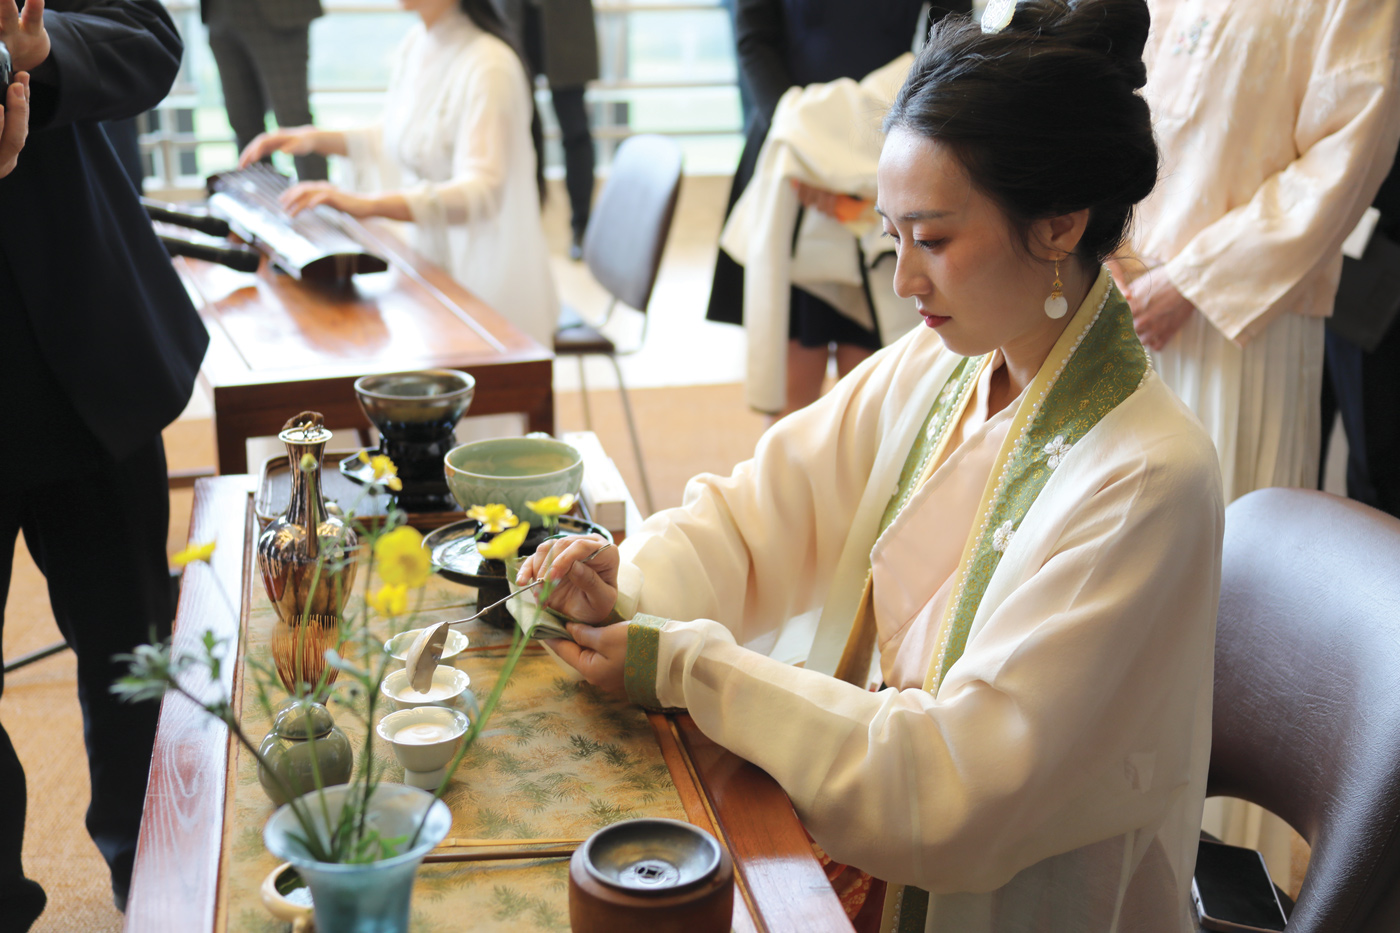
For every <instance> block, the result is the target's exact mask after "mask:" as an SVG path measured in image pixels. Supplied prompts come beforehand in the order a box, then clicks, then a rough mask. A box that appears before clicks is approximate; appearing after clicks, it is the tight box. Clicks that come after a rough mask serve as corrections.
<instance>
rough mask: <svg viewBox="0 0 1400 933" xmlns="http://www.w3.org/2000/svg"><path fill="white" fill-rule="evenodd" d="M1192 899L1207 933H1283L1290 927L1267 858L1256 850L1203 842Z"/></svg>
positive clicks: (1193, 880)
mask: <svg viewBox="0 0 1400 933" xmlns="http://www.w3.org/2000/svg"><path fill="white" fill-rule="evenodd" d="M1191 898H1192V900H1194V901H1195V903H1196V913H1197V915H1198V916H1199V917H1200V921H1201V927H1202V928H1203V929H1206V930H1220V931H1222V933H1281V931H1282V930H1283V929H1284V927H1286V926H1287V925H1288V919H1287V918H1286V917H1285V916H1284V913H1283V905H1282V904H1280V903H1279V900H1278V891H1277V890H1276V889H1275V888H1274V882H1273V880H1272V879H1271V878H1270V877H1269V870H1268V868H1267V867H1265V865H1264V856H1262V855H1260V854H1259V853H1258V852H1256V851H1254V850H1253V849H1243V848H1240V847H1239V846H1229V845H1225V844H1224V843H1221V842H1209V841H1207V840H1205V839H1202V840H1201V842H1200V845H1199V847H1198V848H1197V850H1196V875H1195V877H1194V878H1192V879H1191Z"/></svg>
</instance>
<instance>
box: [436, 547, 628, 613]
mask: <svg viewBox="0 0 1400 933" xmlns="http://www.w3.org/2000/svg"><path fill="white" fill-rule="evenodd" d="M613 546H614V545H613V543H612V542H611V541H609V542H608V543H607V544H605V545H603V546H602V547H600V548H598V550H596V551H594V552H593V553H592V554H589V555H588V556H587V557H585V558H584V559H583V560H581V561H576V562H575V563H579V564H586V563H588V562H589V561H590V560H592V559H593V558H595V557H597V556H598V555H599V554H601V553H603V552H604V551H606V550H607V549H608V548H610V547H613ZM543 582H544V578H543V577H541V578H540V579H538V580H536V581H534V582H533V583H527V584H525V585H524V586H522V587H521V588H520V589H518V590H516V591H515V592H514V593H511V594H510V595H509V596H507V597H506V598H505V599H498V600H496V601H495V602H494V603H492V604H491V605H489V606H487V607H486V608H485V609H478V610H477V611H476V612H475V613H473V614H472V615H469V616H467V617H466V618H465V619H453V620H452V621H451V622H449V623H447V624H448V625H461V624H463V623H464V622H475V621H476V620H477V619H479V618H481V617H482V616H483V615H485V614H486V613H488V612H490V611H491V610H492V609H495V608H496V607H497V606H499V605H501V604H502V603H506V602H509V601H510V600H512V599H514V598H515V597H517V596H519V595H520V594H521V593H524V592H525V591H526V590H533V589H534V588H535V587H537V586H539V585H540V584H541V583H543Z"/></svg>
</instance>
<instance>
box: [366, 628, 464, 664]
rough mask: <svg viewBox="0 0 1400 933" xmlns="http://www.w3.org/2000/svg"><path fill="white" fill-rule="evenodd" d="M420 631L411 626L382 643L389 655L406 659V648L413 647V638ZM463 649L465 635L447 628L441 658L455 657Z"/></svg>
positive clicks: (402, 659) (400, 659)
mask: <svg viewBox="0 0 1400 933" xmlns="http://www.w3.org/2000/svg"><path fill="white" fill-rule="evenodd" d="M421 631H423V630H422V629H421V628H413V629H409V630H408V631H406V632H400V633H399V634H397V635H395V636H394V637H393V638H391V639H389V640H388V641H386V642H385V643H384V650H385V651H387V652H389V657H391V658H394V659H395V660H398V661H407V660H408V649H409V648H412V647H413V639H415V638H417V637H418V633H419V632H421ZM465 650H467V636H465V635H463V634H462V633H461V632H459V631H457V630H456V629H452V628H450V629H448V630H447V643H446V644H444V645H443V646H442V658H441V660H443V661H446V660H447V659H448V658H455V657H456V656H457V655H459V654H461V653H462V652H463V651H465Z"/></svg>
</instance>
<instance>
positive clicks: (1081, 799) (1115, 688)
mask: <svg viewBox="0 0 1400 933" xmlns="http://www.w3.org/2000/svg"><path fill="white" fill-rule="evenodd" d="M992 9H993V10H995V9H996V7H995V6H993V8H992ZM1002 9H1003V10H1004V11H1005V13H1006V16H1007V18H1008V19H1009V24H1007V23H1005V22H998V21H995V20H988V19H986V18H985V17H984V20H983V23H982V25H981V27H980V28H979V26H978V25H977V24H974V23H972V22H971V21H970V20H968V19H966V18H963V17H953V18H949V19H948V20H945V21H944V23H943V24H941V25H940V26H939V27H938V28H937V29H935V31H934V33H933V35H932V37H931V39H930V42H929V45H928V46H927V47H926V49H925V50H924V51H923V52H922V53H921V55H920V56H919V58H918V59H917V60H916V62H915V64H914V67H913V70H912V71H911V73H910V77H909V79H908V81H907V82H906V84H905V85H904V87H903V88H902V89H901V91H900V93H899V95H898V97H897V98H896V101H895V103H894V105H893V107H892V108H891V110H890V112H889V114H888V116H887V117H886V122H885V126H886V130H887V139H886V143H885V147H884V151H883V153H882V155H881V159H880V165H879V170H878V176H879V194H878V205H879V208H880V212H881V214H882V215H883V221H884V224H885V229H886V231H887V232H889V233H890V234H891V236H892V237H894V239H895V241H896V248H897V260H898V268H897V272H896V276H895V286H896V290H897V291H899V292H900V294H903V295H912V296H913V297H914V298H915V300H916V301H917V303H918V306H919V309H920V313H921V314H922V315H923V317H924V320H925V322H926V324H927V325H928V326H927V327H921V328H918V329H916V330H915V331H913V332H911V333H910V334H909V335H908V336H906V337H904V338H903V339H901V340H900V341H899V342H897V343H896V344H894V345H893V346H891V347H888V348H886V349H885V350H882V351H881V352H879V353H877V354H876V355H875V356H874V357H872V358H871V359H870V360H867V361H866V362H865V363H863V364H862V365H861V366H860V367H858V368H857V369H856V371H855V372H854V373H852V375H851V376H849V377H847V378H846V379H844V380H842V381H841V382H840V383H839V384H838V385H837V386H836V388H835V389H834V390H833V391H832V392H830V393H829V394H828V395H827V396H826V397H824V398H823V399H821V400H820V401H818V402H817V403H815V404H814V405H812V406H810V407H809V408H807V409H804V410H802V411H800V412H797V413H795V414H793V415H791V416H789V417H788V418H786V419H784V420H783V421H780V422H779V423H778V424H777V425H775V426H774V427H773V429H771V430H770V431H769V432H768V433H767V434H766V435H765V436H764V437H763V439H762V440H761V442H760V443H759V446H758V450H757V452H756V454H755V456H754V459H753V460H751V461H749V462H747V463H744V464H741V465H740V466H739V467H737V468H736V469H735V471H734V473H733V474H732V475H731V476H729V477H717V476H701V477H698V478H696V479H695V480H693V481H692V482H691V484H690V486H689V488H688V489H687V491H686V497H685V503H684V504H683V505H682V506H681V507H680V508H678V509H672V510H669V511H664V512H660V513H658V514H656V515H654V516H652V517H651V518H650V519H649V520H648V522H647V523H646V524H645V525H644V526H643V529H642V531H641V533H639V534H637V535H635V536H632V537H629V538H628V540H627V541H626V543H625V544H624V545H623V546H622V548H621V551H622V555H621V559H619V558H618V557H616V556H614V552H613V550H612V549H609V550H608V551H605V552H603V553H602V554H600V555H599V556H598V558H597V559H595V560H594V561H592V562H591V563H590V564H588V565H583V564H581V563H579V562H578V560H579V558H581V557H584V556H588V555H591V554H593V553H594V552H595V551H596V549H597V545H596V543H595V541H594V540H590V539H587V538H584V539H565V540H564V541H562V542H560V543H556V544H554V545H553V546H552V548H550V549H549V550H548V551H547V552H546V553H543V554H541V553H538V552H537V553H536V554H535V555H533V556H531V557H530V558H529V559H527V560H526V562H525V563H524V565H523V566H522V568H521V572H520V579H521V580H525V579H528V578H530V577H532V576H533V575H535V574H536V573H538V572H540V571H541V569H542V568H544V567H546V566H548V567H549V569H548V571H547V573H548V575H549V576H550V577H551V578H555V579H558V580H559V581H560V583H559V585H558V587H557V588H556V589H555V591H554V593H553V594H552V596H551V598H550V606H551V607H552V608H554V609H556V610H557V611H559V612H560V613H561V614H564V615H566V616H568V617H570V618H572V619H575V620H580V622H583V623H590V624H579V622H572V623H570V624H569V626H568V629H569V632H570V634H571V636H572V637H573V639H574V641H572V642H563V641H560V642H554V643H552V644H553V647H554V650H555V651H556V652H557V653H558V654H559V655H560V656H561V658H562V659H563V660H565V661H566V662H568V663H569V664H571V665H573V666H574V667H576V668H577V669H578V670H579V671H580V672H581V673H582V674H583V675H584V676H585V677H586V678H588V679H589V680H590V681H591V682H593V683H595V684H597V685H599V686H602V687H605V688H610V689H625V690H626V692H627V694H628V695H629V696H630V697H631V698H632V699H633V700H635V701H636V702H638V703H640V704H643V705H646V706H649V707H684V708H686V709H688V710H689V712H690V714H691V716H692V717H694V719H695V722H696V723H697V725H698V726H699V728H700V729H701V730H702V731H703V732H704V733H705V734H706V735H707V736H709V737H710V738H711V739H713V740H714V741H716V742H717V743H719V744H720V745H722V746H724V747H726V748H728V749H729V750H731V751H732V752H734V753H735V754H738V755H740V756H742V757H744V758H747V759H748V760H750V761H752V762H754V763H755V764H757V765H758V766H759V767H761V768H763V769H764V770H765V771H767V772H768V773H769V774H770V775H772V776H773V777H774V778H775V779H776V780H777V781H778V782H779V783H780V784H781V785H782V786H783V788H784V790H785V791H786V792H787V793H788V795H789V797H790V798H791V799H792V802H793V805H794V807H795V808H796V811H797V813H798V815H799V816H800V817H801V818H802V821H803V823H804V824H805V825H806V827H807V829H808V831H809V832H810V833H811V835H812V836H813V838H814V839H815V841H816V843H818V844H819V845H820V846H821V848H822V849H824V850H825V852H826V853H829V855H830V857H831V858H833V859H836V860H838V861H840V862H842V863H845V864H847V865H850V866H853V867H854V868H855V869H858V870H860V871H862V872H865V873H868V874H869V875H871V876H873V877H874V878H875V879H879V881H877V882H876V883H874V884H872V885H871V887H870V894H869V896H868V897H867V898H866V900H865V902H864V904H863V905H861V906H860V907H859V909H857V906H856V905H855V904H853V903H852V904H848V912H852V913H855V914H856V918H857V927H858V928H861V929H869V928H872V927H867V926H865V925H864V924H865V923H866V922H867V921H868V922H870V923H871V924H872V926H879V925H880V924H883V925H884V928H885V929H899V930H910V929H918V930H926V931H939V933H945V931H946V933H953V931H956V933H979V931H998V933H1000V931H1042V930H1043V931H1055V933H1066V931H1103V933H1108V931H1112V930H1132V931H1136V933H1166V931H1171V933H1185V931H1187V930H1191V929H1194V927H1193V926H1192V924H1191V914H1190V908H1189V889H1190V879H1191V874H1192V869H1193V866H1194V861H1195V853H1196V844H1197V837H1198V833H1199V828H1200V818H1201V805H1202V800H1203V798H1204V793H1205V778H1206V766H1207V755H1208V751H1209V747H1210V719H1211V704H1210V699H1211V687H1212V657H1213V649H1214V629H1215V613H1216V604H1217V599H1218V594H1219V584H1220V545H1221V534H1222V527H1223V506H1222V502H1221V493H1220V476H1219V470H1218V467H1217V465H1216V461H1215V455H1214V452H1213V450H1212V447H1211V444H1210V441H1209V438H1207V437H1206V435H1205V434H1204V432H1203V431H1202V430H1201V428H1200V426H1199V424H1198V423H1197V422H1196V421H1195V419H1194V418H1193V417H1192V416H1191V415H1190V413H1189V412H1188V411H1186V409H1185V408H1184V407H1183V406H1182V405H1181V403H1180V402H1179V400H1177V399H1176V397H1175V396H1174V395H1173V394H1172V393H1171V391H1170V390H1169V389H1168V388H1167V387H1166V386H1165V385H1163V383H1162V382H1161V380H1160V379H1158V378H1157V376H1156V375H1155V374H1154V373H1153V372H1152V369H1151V367H1150V366H1149V365H1148V360H1147V356H1146V352H1145V351H1144V349H1143V348H1142V346H1141V344H1140V342H1139V341H1138V339H1137V337H1136V335H1135V334H1134V332H1133V322H1132V315H1131V313H1130V311H1129V309H1128V306H1127V304H1126V302H1125V301H1124V300H1123V297H1122V296H1121V295H1120V294H1119V292H1118V291H1117V289H1116V287H1115V286H1114V284H1113V282H1112V279H1111V278H1110V277H1109V275H1108V273H1107V272H1106V271H1105V270H1104V269H1103V268H1102V265H1101V264H1102V262H1103V261H1104V259H1105V257H1107V256H1108V255H1110V254H1111V253H1112V251H1113V250H1114V249H1115V248H1116V247H1117V245H1118V243H1119V242H1120V240H1121V238H1122V236H1123V232H1124V228H1125V225H1126V223H1127V220H1128V217H1129V215H1130V213H1131V210H1132V206H1133V205H1134V204H1135V203H1136V202H1137V201H1139V200H1140V199H1141V198H1143V197H1144V196H1146V194H1147V193H1148V192H1149V191H1150V190H1151V188H1152V185H1153V183H1154V181H1155V176H1156V165H1157V155H1156V148H1155V145H1154V143H1153V140H1152V131H1151V125H1150V116H1149V113H1148V108H1147V105H1146V103H1145V102H1144V101H1143V100H1142V98H1141V97H1140V96H1138V95H1137V94H1136V93H1135V89H1136V88H1138V87H1140V86H1141V85H1142V83H1143V80H1144V70H1143V66H1142V62H1141V51H1142V48H1143V43H1144V41H1145V40H1146V37H1147V31H1148V15H1147V10H1146V7H1145V5H1144V4H1143V2H1142V0H1074V2H1071V3H1069V4H1065V3H1061V2H1058V0H1024V2H1022V3H1020V4H1019V5H1018V6H1016V7H1015V8H1014V11H1013V10H1011V9H1010V5H1009V4H1008V5H1005V6H1003V7H1002ZM1013 13H1014V15H1013ZM614 620H621V621H614ZM608 623H611V624H608ZM881 684H882V686H878V689H875V690H871V689H868V688H870V687H871V686H872V685H881ZM872 906H873V908H874V909H873V910H872V909H871V908H872Z"/></svg>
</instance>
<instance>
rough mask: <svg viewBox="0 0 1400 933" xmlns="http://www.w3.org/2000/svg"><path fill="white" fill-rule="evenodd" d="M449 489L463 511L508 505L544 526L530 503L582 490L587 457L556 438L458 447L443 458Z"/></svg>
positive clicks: (489, 441)
mask: <svg viewBox="0 0 1400 933" xmlns="http://www.w3.org/2000/svg"><path fill="white" fill-rule="evenodd" d="M443 469H444V471H445V472H446V474H447V488H448V489H450V490H452V496H453V498H455V499H456V500H457V502H458V503H459V504H460V505H461V506H462V508H463V509H470V508H471V507H472V506H474V505H492V504H496V503H499V504H501V505H504V506H506V507H507V508H509V509H510V510H511V511H512V512H514V513H515V514H516V515H517V516H519V518H520V520H521V521H526V522H529V523H530V527H531V528H539V527H540V526H541V525H542V524H543V523H544V519H542V518H541V517H540V516H539V515H538V514H536V513H535V511H534V510H533V509H529V508H526V507H525V503H526V502H533V501H535V500H536V499H543V498H544V497H545V496H562V495H566V494H568V493H573V494H575V495H577V494H578V491H579V487H580V485H582V483H583V458H582V457H581V456H579V452H578V451H577V450H575V449H574V448H572V447H570V446H569V445H568V444H565V443H564V442H563V441H556V440H555V439H554V438H552V437H542V436H541V437H493V438H489V439H487V440H484V441H472V442H471V443H470V444H463V445H462V446H460V447H454V448H452V449H451V450H449V451H448V452H447V456H446V457H444V458H443Z"/></svg>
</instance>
